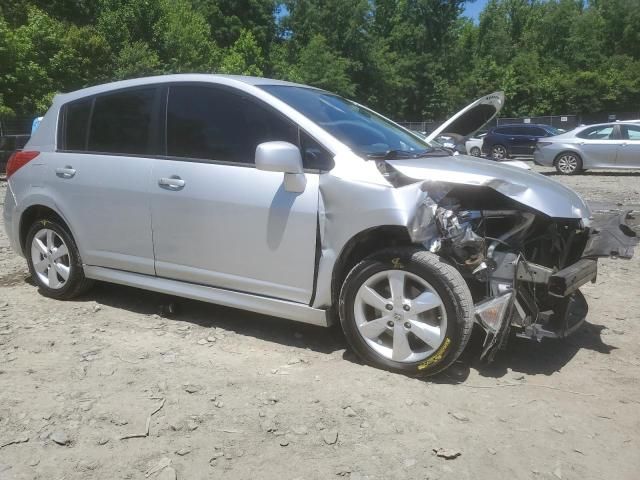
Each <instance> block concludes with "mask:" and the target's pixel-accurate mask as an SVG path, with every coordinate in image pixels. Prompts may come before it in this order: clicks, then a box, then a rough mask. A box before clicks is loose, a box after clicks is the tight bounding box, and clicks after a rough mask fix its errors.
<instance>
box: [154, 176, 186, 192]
mask: <svg viewBox="0 0 640 480" xmlns="http://www.w3.org/2000/svg"><path fill="white" fill-rule="evenodd" d="M158 185H160V186H161V187H165V188H169V189H173V190H179V189H181V188H183V187H184V185H185V181H184V180H182V179H181V178H180V177H179V176H177V175H172V176H170V177H162V178H161V179H160V180H158Z"/></svg>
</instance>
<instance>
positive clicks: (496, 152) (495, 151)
mask: <svg viewBox="0 0 640 480" xmlns="http://www.w3.org/2000/svg"><path fill="white" fill-rule="evenodd" d="M491 158H495V159H496V160H506V159H508V158H509V150H508V149H507V147H505V146H504V145H501V144H499V143H497V144H495V145H493V146H492V147H491Z"/></svg>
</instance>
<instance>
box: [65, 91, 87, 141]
mask: <svg viewBox="0 0 640 480" xmlns="http://www.w3.org/2000/svg"><path fill="white" fill-rule="evenodd" d="M92 101H93V99H92V98H90V99H87V100H80V101H77V102H72V103H69V104H67V105H66V106H65V107H64V108H65V110H64V112H65V113H64V122H62V123H63V125H64V133H63V135H62V148H64V149H65V150H76V151H83V150H86V148H87V128H88V126H89V115H90V114H91V103H92Z"/></svg>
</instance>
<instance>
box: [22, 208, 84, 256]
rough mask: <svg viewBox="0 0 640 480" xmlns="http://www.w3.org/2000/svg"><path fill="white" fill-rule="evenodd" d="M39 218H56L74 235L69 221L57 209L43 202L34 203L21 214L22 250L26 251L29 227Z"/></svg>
mask: <svg viewBox="0 0 640 480" xmlns="http://www.w3.org/2000/svg"><path fill="white" fill-rule="evenodd" d="M38 219H47V220H56V221H57V222H60V223H61V224H62V226H64V227H65V228H66V229H67V230H68V231H69V233H70V234H71V235H72V236H73V232H72V230H71V228H70V227H69V224H68V222H67V221H66V220H65V219H64V218H63V216H62V215H61V214H60V213H58V212H57V211H55V210H54V209H53V208H51V207H49V206H46V205H42V204H34V205H31V206H29V207H27V208H26V209H25V210H24V211H23V212H22V214H21V215H20V223H19V227H18V228H19V230H18V239H19V242H20V248H21V249H22V252H23V253H24V252H25V243H26V240H27V233H28V232H29V228H30V227H31V225H33V222H35V221H36V220H38Z"/></svg>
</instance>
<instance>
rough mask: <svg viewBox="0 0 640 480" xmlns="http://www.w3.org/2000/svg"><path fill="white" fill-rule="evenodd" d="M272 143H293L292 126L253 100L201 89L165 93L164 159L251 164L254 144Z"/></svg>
mask: <svg viewBox="0 0 640 480" xmlns="http://www.w3.org/2000/svg"><path fill="white" fill-rule="evenodd" d="M275 140H281V141H285V142H290V143H293V144H294V145H298V132H297V127H296V126H295V125H293V124H292V123H290V122H288V121H287V120H285V119H284V118H283V117H281V116H279V115H278V114H276V113H275V112H272V111H270V110H268V109H267V108H266V107H263V106H262V105H259V104H258V103H257V102H255V101H253V100H250V99H248V98H245V97H243V96H241V95H240V94H236V93H233V92H231V91H229V90H227V89H222V88H214V87H207V86H188V85H184V86H182V85H180V86H173V87H171V88H170V90H169V104H168V106H167V154H168V155H169V156H174V157H186V158H200V159H209V160H221V161H227V162H234V163H244V164H253V163H254V160H255V153H256V147H257V146H258V144H260V143H263V142H269V141H275Z"/></svg>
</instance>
